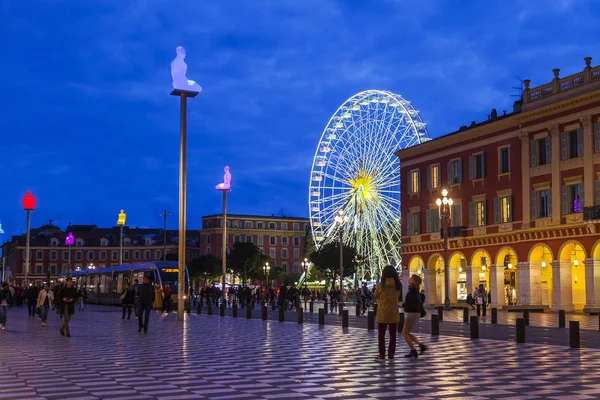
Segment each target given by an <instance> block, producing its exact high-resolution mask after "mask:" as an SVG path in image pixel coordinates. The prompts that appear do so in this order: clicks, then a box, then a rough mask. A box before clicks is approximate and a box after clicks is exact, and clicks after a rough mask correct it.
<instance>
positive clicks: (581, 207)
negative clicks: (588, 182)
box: [579, 182, 585, 211]
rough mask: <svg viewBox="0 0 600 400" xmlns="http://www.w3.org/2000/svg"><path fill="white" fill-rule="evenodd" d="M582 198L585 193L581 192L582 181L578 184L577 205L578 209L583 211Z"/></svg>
mask: <svg viewBox="0 0 600 400" xmlns="http://www.w3.org/2000/svg"><path fill="white" fill-rule="evenodd" d="M583 199H585V195H584V193H583V182H581V183H580V184H579V207H580V211H583V204H584V202H583Z"/></svg>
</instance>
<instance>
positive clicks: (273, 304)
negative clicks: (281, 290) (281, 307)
mask: <svg viewBox="0 0 600 400" xmlns="http://www.w3.org/2000/svg"><path fill="white" fill-rule="evenodd" d="M276 308H277V303H275V302H272V303H271V310H273V311H275V309H276Z"/></svg>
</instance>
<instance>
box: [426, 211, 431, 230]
mask: <svg viewBox="0 0 600 400" xmlns="http://www.w3.org/2000/svg"><path fill="white" fill-rule="evenodd" d="M431 231H432V227H431V209H427V210H425V232H427V233H429V232H431Z"/></svg>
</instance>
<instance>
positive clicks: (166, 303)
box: [163, 283, 171, 313]
mask: <svg viewBox="0 0 600 400" xmlns="http://www.w3.org/2000/svg"><path fill="white" fill-rule="evenodd" d="M163 311H164V312H166V313H168V312H169V311H171V286H169V284H168V283H165V288H164V289H163Z"/></svg>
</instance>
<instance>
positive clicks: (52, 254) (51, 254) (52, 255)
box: [50, 250, 58, 261]
mask: <svg viewBox="0 0 600 400" xmlns="http://www.w3.org/2000/svg"><path fill="white" fill-rule="evenodd" d="M57 258H58V254H57V253H56V251H55V250H53V251H51V252H50V259H51V260H53V261H54V260H56V259H57Z"/></svg>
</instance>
